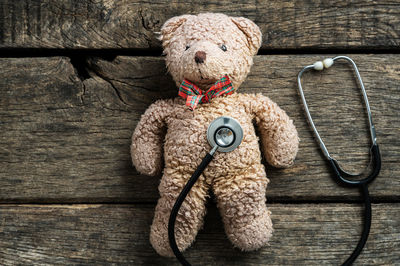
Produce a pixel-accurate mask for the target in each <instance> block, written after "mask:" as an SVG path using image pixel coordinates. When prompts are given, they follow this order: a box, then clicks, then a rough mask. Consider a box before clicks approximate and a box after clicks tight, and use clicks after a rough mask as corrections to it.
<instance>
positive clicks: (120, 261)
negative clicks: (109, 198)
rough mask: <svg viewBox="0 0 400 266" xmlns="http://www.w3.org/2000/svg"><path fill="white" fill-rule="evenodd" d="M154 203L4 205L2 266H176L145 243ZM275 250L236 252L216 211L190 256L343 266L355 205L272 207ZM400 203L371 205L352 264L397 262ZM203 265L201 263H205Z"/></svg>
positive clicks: (208, 261)
mask: <svg viewBox="0 0 400 266" xmlns="http://www.w3.org/2000/svg"><path fill="white" fill-rule="evenodd" d="M153 209H154V205H114V204H113V205H80V204H75V205H45V206H43V205H42V206H41V205H3V206H1V207H0V214H1V217H2V218H1V225H0V226H1V227H0V229H1V231H0V238H1V242H0V247H1V248H0V263H1V264H2V265H10V264H13V265H14V264H29V265H33V264H35V265H39V264H40V265H71V264H74V265H76V264H79V265H82V264H85V265H88V264H91V265H92V264H94V265H104V264H117V265H178V264H177V262H176V260H175V259H166V258H163V257H160V256H159V255H157V253H155V251H154V250H153V249H152V247H151V246H150V243H149V241H148V238H149V228H150V224H151V221H152V216H153ZM270 209H271V211H272V220H273V223H274V227H275V232H274V235H273V237H272V239H271V242H270V244H271V245H270V246H269V247H266V248H263V249H261V250H259V251H255V252H249V253H245V252H240V251H239V250H237V249H234V248H233V246H232V245H231V243H230V242H229V241H228V239H227V238H226V236H225V233H224V230H223V227H222V223H221V219H220V217H219V215H218V212H217V210H216V208H215V206H214V205H213V204H212V206H211V207H210V208H209V213H208V214H207V216H206V219H205V227H204V229H203V230H201V231H200V233H199V235H198V237H197V240H196V242H195V243H194V245H193V246H192V247H191V248H190V249H189V250H188V251H187V252H185V254H184V255H185V256H186V257H187V259H188V260H189V261H190V262H192V263H193V265H200V264H201V265H265V264H266V262H268V265H321V264H324V265H339V264H340V263H342V262H343V261H344V260H345V259H346V258H347V257H348V256H349V255H350V253H351V251H352V249H353V248H354V246H355V245H356V243H357V241H358V238H359V235H360V233H361V226H360V225H361V217H360V215H361V208H360V207H359V206H355V205H351V204H324V205H315V204H305V205H303V204H300V205H291V204H286V205H281V204H272V205H271V207H270ZM399 212H400V205H399V204H378V205H373V217H374V219H373V223H372V227H371V234H370V237H369V240H368V242H367V244H366V246H365V248H364V250H363V252H362V253H361V255H360V257H359V259H358V260H357V262H356V263H355V265H396V264H398V263H400V259H399V258H400V237H399V236H400V219H399V216H398V214H399ZM200 262H201V263H200Z"/></svg>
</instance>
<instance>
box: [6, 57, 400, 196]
mask: <svg viewBox="0 0 400 266" xmlns="http://www.w3.org/2000/svg"><path fill="white" fill-rule="evenodd" d="M351 56H352V57H353V58H354V60H355V61H356V62H357V63H358V64H359V67H360V72H361V75H362V77H363V79H364V82H365V86H366V88H367V93H368V96H369V99H370V103H371V109H372V113H373V117H374V121H375V124H376V128H377V134H378V142H379V144H380V147H381V152H382V158H383V165H382V171H381V174H380V175H379V177H378V179H377V180H376V181H375V182H374V183H373V184H372V185H371V186H370V191H371V195H372V196H373V198H374V199H377V200H378V199H379V200H398V199H399V195H400V181H399V179H398V178H397V177H398V176H399V174H400V173H399V172H400V167H399V164H398V162H399V158H400V141H399V139H398V136H399V133H400V118H399V115H398V114H399V104H398V103H399V98H400V93H399V89H398V83H399V77H400V75H399V74H400V66H399V64H398V62H399V59H400V56H398V55H351ZM320 58H321V57H320V56H317V55H312V56H311V55H304V56H300V55H291V56H284V55H282V56H280V55H274V56H258V57H256V60H255V65H254V67H253V68H252V71H251V73H250V75H249V77H248V79H247V81H246V82H245V83H244V84H243V86H242V88H241V89H240V91H241V92H261V93H263V94H265V95H267V96H269V97H270V98H271V99H272V100H274V101H276V102H277V103H278V104H279V105H280V106H281V107H282V108H283V109H285V110H286V111H287V112H288V114H289V116H291V117H292V118H293V119H294V121H295V125H296V127H297V128H298V131H299V135H300V138H301V146H300V152H299V154H298V158H297V160H296V163H295V165H294V166H293V167H291V168H289V169H284V170H278V169H273V168H272V167H269V166H267V174H268V176H269V178H270V180H271V182H270V184H269V187H268V189H267V197H268V199H269V200H271V201H292V200H317V201H337V200H339V201H344V200H355V199H359V192H358V191H357V189H356V190H351V189H348V188H343V187H340V186H338V185H337V184H336V183H335V182H334V181H333V180H332V178H331V173H330V171H329V168H328V166H327V164H326V163H325V161H324V159H323V158H322V156H321V153H320V152H319V149H318V146H317V145H316V143H315V141H314V139H313V136H312V134H311V132H310V129H309V127H308V125H307V123H306V121H305V117H304V114H303V113H304V112H303V110H302V106H301V103H300V100H299V96H298V95H297V86H296V75H297V72H298V71H299V70H300V69H301V67H302V66H304V65H307V64H310V63H312V62H314V61H315V60H317V59H320ZM289 62H290V63H289ZM0 63H1V65H3V66H7V67H3V68H2V69H0V84H1V85H0V95H2V97H0V200H1V201H2V202H98V203H101V202H155V200H156V199H157V198H158V192H157V186H158V183H159V177H147V176H142V175H139V174H138V173H137V172H136V171H135V170H134V168H133V167H132V166H131V162H130V155H129V145H130V137H131V134H132V132H133V129H134V128H135V125H136V123H137V122H138V120H139V118H140V115H141V114H142V113H143V112H144V110H145V109H146V108H147V106H148V105H149V104H151V103H152V102H154V101H155V100H156V99H157V98H160V97H162V98H165V97H173V96H175V95H176V87H175V85H174V84H173V82H172V80H171V78H170V77H169V75H168V74H167V73H166V70H165V65H164V62H163V60H162V58H158V57H117V58H116V59H115V60H113V61H106V60H102V59H98V58H97V59H96V58H93V59H90V60H89V62H88V66H87V67H88V71H89V72H90V74H91V76H92V77H91V78H89V79H86V80H84V81H83V82H82V81H81V80H80V79H79V78H78V76H77V74H76V72H75V70H74V68H73V67H72V65H71V64H70V62H69V59H68V58H59V57H52V58H30V59H26V58H19V59H15V58H14V59H12V58H10V59H4V58H3V59H0ZM303 83H304V84H303V85H304V89H305V92H306V96H307V99H308V100H309V104H310V108H311V111H312V114H313V117H314V118H315V122H316V124H317V126H318V129H319V131H320V133H321V135H322V137H323V138H324V139H325V141H326V143H327V146H328V149H329V150H330V151H331V154H332V155H334V156H335V157H336V158H338V159H339V161H340V162H341V163H343V165H344V168H346V169H348V170H351V171H358V170H360V169H363V168H364V167H365V166H367V164H368V149H369V145H370V144H369V136H368V134H367V123H366V115H365V112H364V109H363V105H362V104H361V94H360V92H359V91H358V89H357V86H356V83H355V80H354V77H353V74H352V72H351V69H350V68H349V67H348V66H347V65H345V64H340V63H338V65H337V67H333V68H331V69H329V70H328V71H326V72H324V73H314V74H311V73H309V74H305V75H304V80H303Z"/></svg>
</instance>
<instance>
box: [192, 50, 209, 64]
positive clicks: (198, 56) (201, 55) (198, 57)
mask: <svg viewBox="0 0 400 266" xmlns="http://www.w3.org/2000/svg"><path fill="white" fill-rule="evenodd" d="M206 56H207V54H206V52H204V51H197V52H196V53H195V55H194V61H196V63H197V64H202V63H204V60H206Z"/></svg>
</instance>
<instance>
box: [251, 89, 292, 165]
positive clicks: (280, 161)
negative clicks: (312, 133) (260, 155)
mask: <svg viewBox="0 0 400 266" xmlns="http://www.w3.org/2000/svg"><path fill="white" fill-rule="evenodd" d="M253 104H254V105H253V106H252V107H253V108H252V109H253V112H254V114H255V120H256V124H257V125H258V130H259V133H260V137H261V145H262V149H263V152H264V155H265V157H266V159H267V161H268V163H269V164H271V165H272V166H274V167H288V166H290V165H291V164H293V161H294V159H295V157H296V155H297V151H298V146H299V138H298V134H297V130H296V127H295V126H294V124H293V121H292V120H291V119H290V118H289V116H288V115H287V114H286V112H285V111H283V110H282V109H281V108H280V107H279V106H278V105H277V104H276V103H274V102H273V101H271V100H270V99H269V98H268V97H265V96H263V95H261V94H259V95H257V97H256V99H254V100H253Z"/></svg>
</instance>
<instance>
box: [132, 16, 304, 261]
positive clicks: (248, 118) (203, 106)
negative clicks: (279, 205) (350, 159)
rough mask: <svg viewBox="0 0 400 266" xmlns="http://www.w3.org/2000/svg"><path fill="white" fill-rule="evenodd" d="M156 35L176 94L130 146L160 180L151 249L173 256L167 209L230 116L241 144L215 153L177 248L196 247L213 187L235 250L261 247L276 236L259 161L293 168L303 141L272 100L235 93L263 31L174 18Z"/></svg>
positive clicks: (143, 122) (237, 22)
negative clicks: (218, 124) (214, 130)
mask: <svg viewBox="0 0 400 266" xmlns="http://www.w3.org/2000/svg"><path fill="white" fill-rule="evenodd" d="M159 38H160V40H161V41H162V46H163V51H164V55H165V60H166V66H167V69H168V72H169V73H170V74H171V75H172V78H173V80H174V81H175V82H176V85H177V87H178V88H179V93H177V97H176V98H173V99H162V100H157V101H156V102H155V103H153V104H151V105H150V106H149V108H148V109H147V110H146V111H145V113H144V114H143V115H142V116H141V119H140V121H139V123H138V124H137V126H136V128H135V130H134V133H133V135H132V144H131V156H132V162H133V165H134V166H135V168H136V169H137V171H138V172H140V173H142V174H145V175H149V176H157V175H161V174H162V177H161V181H160V184H159V187H158V190H159V194H160V198H159V200H158V203H157V205H156V208H155V214H154V219H153V223H152V225H151V229H150V243H151V244H152V246H153V247H154V249H155V250H156V251H157V253H159V254H160V255H162V256H167V257H171V256H173V252H172V250H171V248H170V246H169V241H168V219H169V216H170V212H171V209H172V207H173V205H174V203H175V201H176V199H177V197H178V195H179V193H180V192H181V190H182V188H183V187H184V186H185V184H186V182H187V181H188V179H189V178H190V176H191V175H192V173H193V172H194V171H195V170H196V168H197V167H198V165H199V164H200V163H201V160H202V158H203V157H204V156H205V155H206V154H207V153H208V152H209V151H210V149H211V148H212V147H210V145H209V143H208V142H207V137H206V131H207V127H208V125H209V124H210V123H211V122H212V121H213V120H214V119H216V118H218V117H220V116H230V117H233V118H235V119H236V120H237V121H238V122H239V123H240V124H241V126H242V128H243V140H242V143H241V144H240V145H239V147H237V148H236V149H235V150H233V151H231V152H227V153H222V152H220V153H219V152H217V153H216V154H215V156H214V159H213V160H212V161H211V162H210V164H209V165H208V166H207V168H206V169H205V170H204V172H203V174H202V175H201V176H200V177H199V179H198V180H197V182H196V183H195V185H194V186H193V188H192V189H191V191H190V192H189V194H188V196H187V198H186V199H185V201H184V202H183V204H182V207H181V209H180V210H179V213H178V216H177V219H176V224H175V238H176V242H177V245H178V248H179V250H180V251H184V250H185V249H187V248H188V247H189V246H190V245H191V244H192V243H193V241H194V240H195V237H196V235H197V233H198V231H199V230H200V229H201V227H202V225H203V218H204V215H205V213H206V207H205V203H206V200H207V198H208V197H209V195H210V191H212V192H213V194H214V197H215V200H216V203H217V207H218V209H219V211H220V214H221V217H222V220H223V223H224V229H225V232H226V235H227V237H228V238H229V240H230V241H231V242H232V243H233V245H234V246H235V247H237V248H239V249H241V250H243V251H251V250H256V249H259V248H260V247H263V246H265V245H266V244H267V243H268V241H269V239H270V237H271V235H272V232H273V228H272V222H271V217H270V215H271V213H270V211H269V210H268V208H267V206H266V195H265V194H266V188H267V184H268V182H269V180H268V178H267V176H266V172H265V167H264V165H263V164H262V162H261V160H262V155H263V156H265V159H266V161H267V162H268V163H269V164H270V165H272V166H274V167H288V166H290V165H292V164H293V162H294V159H295V157H296V154H297V151H298V144H299V138H298V135H297V131H296V128H295V126H294V124H293V121H292V120H291V119H290V118H289V117H288V115H287V114H286V113H285V111H283V110H282V109H280V108H279V106H278V105H277V104H276V103H274V102H273V101H272V100H270V99H269V98H268V97H266V96H264V95H262V94H243V93H238V92H237V90H238V88H239V86H240V84H241V83H242V82H243V81H244V80H245V78H246V76H247V74H248V73H249V71H250V68H251V66H252V64H253V57H254V56H255V55H256V54H257V51H258V49H259V48H260V46H261V41H262V34H261V31H260V29H259V28H258V26H257V25H256V24H255V23H254V22H252V21H251V20H249V19H247V18H244V17H231V16H228V15H225V14H220V13H201V14H198V15H181V16H176V17H173V18H170V19H168V20H167V21H166V22H165V23H164V24H163V26H162V27H161V32H160V37H159ZM221 84H222V85H221ZM266 86H267V84H266ZM271 89H273V88H271ZM210 91H211V93H209V92H210ZM256 132H257V134H256ZM260 146H261V150H262V152H263V153H261V150H260Z"/></svg>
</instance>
